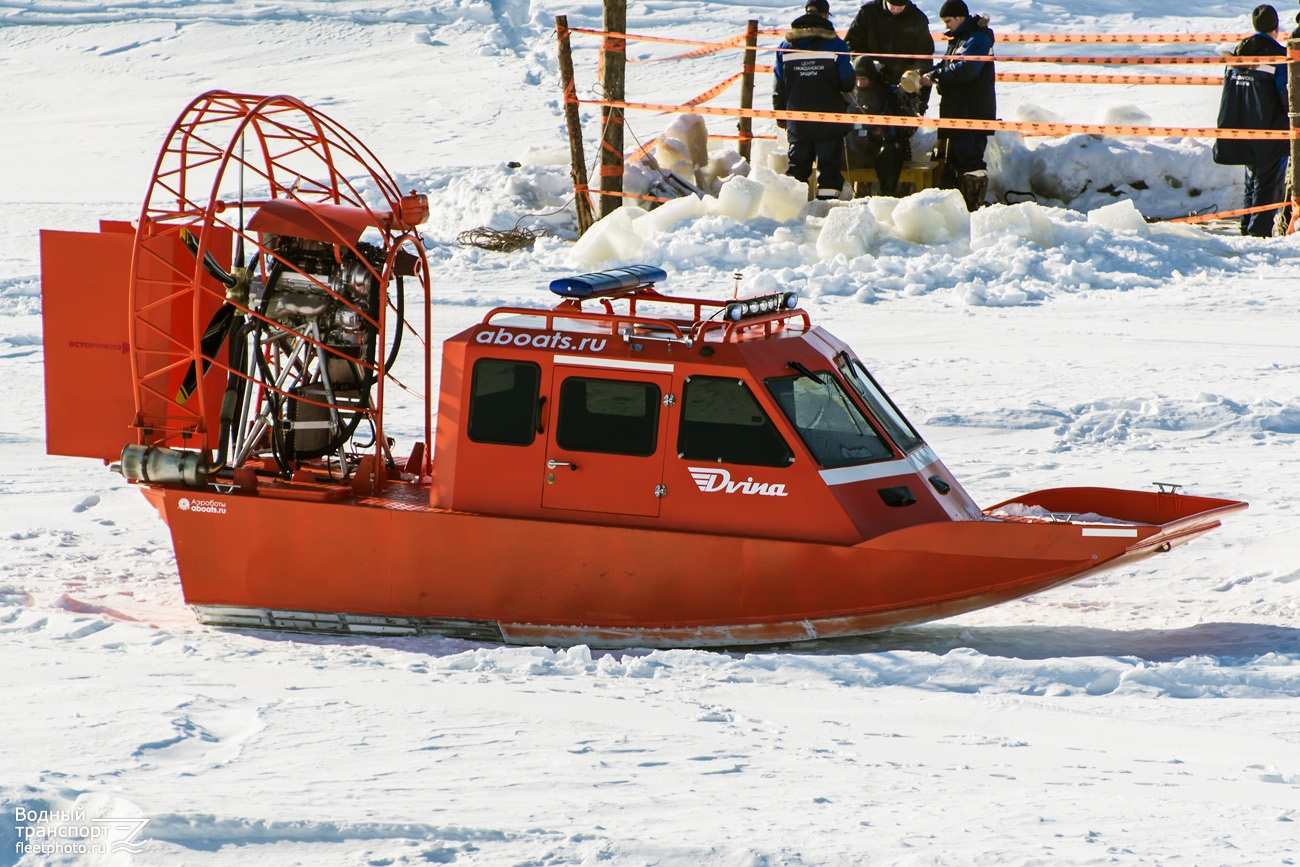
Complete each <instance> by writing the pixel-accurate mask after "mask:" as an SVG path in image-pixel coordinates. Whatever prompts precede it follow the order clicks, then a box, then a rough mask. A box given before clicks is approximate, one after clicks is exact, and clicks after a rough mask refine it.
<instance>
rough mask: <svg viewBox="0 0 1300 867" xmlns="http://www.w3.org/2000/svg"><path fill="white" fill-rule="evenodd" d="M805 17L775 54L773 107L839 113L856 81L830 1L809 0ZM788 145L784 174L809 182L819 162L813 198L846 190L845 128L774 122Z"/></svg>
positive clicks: (830, 196)
mask: <svg viewBox="0 0 1300 867" xmlns="http://www.w3.org/2000/svg"><path fill="white" fill-rule="evenodd" d="M804 13H805V14H803V15H801V16H799V17H798V18H796V19H795V20H794V21H793V22H792V23H791V25H790V32H789V33H787V34H786V37H785V41H784V42H782V43H781V45H780V47H779V48H778V49H777V53H776V63H775V66H774V69H773V71H774V72H775V73H776V84H775V86H774V87H773V88H772V108H774V109H776V110H777V111H787V110H788V111H822V112H828V113H834V114H843V113H844V112H845V108H846V106H847V104H848V98H847V95H848V94H851V93H852V92H853V85H854V83H855V79H854V75H853V64H852V63H851V62H850V61H849V47H848V45H846V44H845V43H844V40H843V39H840V37H839V36H838V35H836V33H835V29H834V28H833V27H832V26H831V23H830V3H829V2H827V0H808V5H807V6H806V7H805V9H804ZM776 125H777V126H778V127H780V128H782V129H784V130H785V131H786V136H787V138H788V140H789V142H790V150H789V154H790V167H789V168H788V169H786V174H787V175H790V176H791V177H794V178H798V179H799V180H801V181H805V182H806V181H807V180H808V178H809V177H810V176H811V175H812V167H813V161H814V160H816V162H817V198H819V199H838V198H839V197H840V191H841V190H843V188H844V174H843V167H844V134H845V133H846V132H848V125H847V124H844V123H831V122H824V121H808V120H792V121H789V122H788V123H787V122H786V121H784V120H778V121H777V122H776Z"/></svg>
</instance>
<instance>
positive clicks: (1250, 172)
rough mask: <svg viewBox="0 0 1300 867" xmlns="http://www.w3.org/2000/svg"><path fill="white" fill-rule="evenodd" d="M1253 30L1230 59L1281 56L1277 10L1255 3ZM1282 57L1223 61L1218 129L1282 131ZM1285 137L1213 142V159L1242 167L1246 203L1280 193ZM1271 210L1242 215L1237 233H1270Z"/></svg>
mask: <svg viewBox="0 0 1300 867" xmlns="http://www.w3.org/2000/svg"><path fill="white" fill-rule="evenodd" d="M1250 20H1251V24H1252V25H1253V26H1254V28H1255V33H1254V34H1253V35H1251V36H1248V37H1247V38H1246V39H1244V40H1243V41H1242V43H1241V44H1240V45H1238V46H1237V47H1236V48H1234V49H1233V50H1232V55H1233V56H1236V57H1282V58H1285V57H1286V53H1287V52H1286V49H1285V48H1283V47H1282V46H1281V44H1280V43H1279V42H1278V20H1277V10H1276V9H1274V8H1273V7H1272V6H1268V5H1263V6H1256V7H1255V11H1254V12H1253V13H1252V14H1251V17H1250ZM1286 89H1287V67H1286V61H1285V60H1282V61H1279V62H1278V63H1261V64H1258V65H1257V64H1245V65H1241V64H1231V63H1230V64H1229V65H1228V67H1227V70H1226V72H1225V74H1224V76H1223V92H1222V95H1221V96H1220V98H1219V122H1218V127H1219V129H1287V127H1288V122H1287V90H1286ZM1289 151H1290V145H1289V143H1288V142H1286V141H1285V140H1253V141H1252V140H1250V139H1229V138H1221V139H1218V140H1216V141H1215V143H1214V161H1215V162H1216V163H1220V164H1221V165H1229V166H1242V165H1244V166H1245V167H1246V205H1245V207H1247V208H1256V207H1260V206H1263V205H1272V204H1277V203H1280V202H1281V201H1282V200H1283V198H1284V197H1285V195H1286V164H1287V155H1288V153H1289ZM1276 217H1277V209H1276V208H1274V209H1272V210H1268V211H1260V212H1257V213H1253V214H1244V215H1243V216H1242V218H1241V234H1243V235H1254V236H1256V237H1260V238H1267V237H1268V236H1270V235H1272V234H1273V221H1274V219H1275V218H1276Z"/></svg>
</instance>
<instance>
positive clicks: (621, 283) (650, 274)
mask: <svg viewBox="0 0 1300 867" xmlns="http://www.w3.org/2000/svg"><path fill="white" fill-rule="evenodd" d="M667 279H668V272H666V271H665V270H664V269H663V268H656V267H655V266H654V265H628V266H627V267H626V268H611V269H610V270H608V271H593V272H592V273H590V274H581V275H579V276H577V277H560V278H558V279H556V280H552V281H551V291H552V292H554V293H555V294H556V295H563V296H564V297H565V298H577V299H579V300H581V299H583V298H595V297H598V296H601V295H613V294H614V293H616V292H626V291H628V290H629V289H637V288H640V287H642V286H651V285H654V284H655V283H658V282H659V281H660V280H667Z"/></svg>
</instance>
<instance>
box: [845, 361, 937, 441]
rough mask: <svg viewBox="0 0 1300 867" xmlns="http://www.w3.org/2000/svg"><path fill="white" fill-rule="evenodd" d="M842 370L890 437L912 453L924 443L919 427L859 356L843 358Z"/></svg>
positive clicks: (850, 384) (850, 385)
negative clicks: (906, 416)
mask: <svg viewBox="0 0 1300 867" xmlns="http://www.w3.org/2000/svg"><path fill="white" fill-rule="evenodd" d="M841 360H842V364H841V365H840V373H842V374H844V379H845V380H847V381H848V383H849V387H850V388H852V389H853V390H854V391H856V392H857V393H858V397H860V398H862V402H863V403H865V404H866V405H867V409H869V410H871V413H872V415H874V416H875V417H876V419H877V420H878V421H879V422H880V426H881V427H883V428H884V429H885V433H887V434H889V437H890V439H892V440H893V441H894V444H895V445H897V446H898V448H899V449H900V450H901V451H902V452H903V454H905V455H906V454H911V453H912V452H914V451H916V450H917V449H919V448H920V447H921V446H922V445H924V444H925V443H924V441H923V440H922V439H921V435H920V434H918V433H917V432H916V428H914V427H912V425H911V424H910V423H909V422H908V420H907V419H906V418H904V417H903V414H902V413H901V412H899V411H898V407H896V406H894V402H893V401H892V400H890V399H889V395H887V394H885V392H884V390H883V389H882V388H881V387H880V386H879V385H878V384H877V383H876V379H875V377H873V376H872V375H871V374H870V373H869V372H868V371H867V369H866V368H865V367H863V366H862V362H861V361H858V360H857V359H856V358H850V357H849V356H848V354H847V353H845V354H844V355H843V356H842V357H841Z"/></svg>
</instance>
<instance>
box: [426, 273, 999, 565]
mask: <svg viewBox="0 0 1300 867" xmlns="http://www.w3.org/2000/svg"><path fill="white" fill-rule="evenodd" d="M666 276H667V275H666V274H665V273H664V271H662V270H661V269H659V268H654V267H650V266H632V267H629V268H622V269H616V270H612V271H605V272H598V273H596V274H587V275H583V276H581V277H573V278H563V279H559V280H555V281H553V282H552V284H551V291H552V292H555V293H556V294H558V295H560V296H562V298H563V300H562V301H561V302H560V303H559V304H558V305H557V306H555V307H554V308H552V309H543V308H522V307H503V308H497V309H494V310H492V311H490V312H489V313H488V314H487V315H486V316H485V317H484V318H483V321H482V322H480V323H479V324H478V325H475V326H474V327H472V328H470V329H468V330H466V331H464V332H462V333H461V334H458V335H456V336H455V337H453V338H451V339H450V340H448V341H446V343H445V344H444V347H443V362H442V365H443V366H442V380H441V381H442V388H441V394H440V400H439V407H440V408H439V414H438V424H437V434H436V447H435V449H434V459H433V469H434V472H433V490H432V493H431V503H432V505H433V506H435V507H441V508H446V509H452V510H456V511H463V512H478V513H486V514H499V515H512V516H526V517H536V518H545V519H549V520H562V521H571V522H578V523H599V524H604V525H608V524H610V523H617V524H622V525H629V526H643V527H661V528H664V529H675V530H688V531H694V532H700V533H723V534H734V535H742V536H760V537H765V538H789V539H801V540H807V541H812V540H816V541H822V542H830V543H838V544H852V543H855V542H859V541H862V540H863V539H867V538H870V537H873V536H876V535H879V534H881V533H884V532H888V531H890V530H894V529H897V528H899V527H903V526H910V525H914V524H921V523H930V522H935V521H952V520H970V519H973V518H976V517H978V516H979V514H980V512H979V509H978V508H977V507H976V505H975V504H974V502H973V501H972V500H971V499H970V497H969V496H967V494H966V493H965V491H964V490H963V489H962V488H961V486H960V485H959V484H958V483H957V481H956V480H955V479H954V478H953V477H952V476H951V474H950V473H949V472H948V470H947V468H945V467H944V466H943V464H942V463H941V462H940V461H939V460H938V458H937V457H936V456H935V454H934V453H933V452H932V451H931V450H930V448H929V447H928V446H927V445H926V444H925V442H924V441H923V440H922V438H921V436H920V435H919V434H918V433H917V431H916V429H915V428H914V427H913V426H912V425H911V424H910V423H909V422H908V421H907V419H906V418H905V417H904V415H903V414H902V412H900V411H899V409H898V408H897V407H896V406H895V405H894V403H893V402H892V401H891V400H890V399H889V397H888V396H887V395H886V394H885V392H884V391H883V389H881V388H880V386H879V384H878V383H877V382H876V380H875V379H874V377H872V375H871V373H870V372H869V371H868V370H867V368H866V366H865V365H863V363H862V362H861V360H859V359H858V358H857V357H856V356H855V355H854V354H853V352H852V351H851V350H850V349H849V348H848V347H847V346H846V345H845V344H843V343H842V342H840V341H839V340H837V339H836V338H834V337H833V336H831V335H830V334H828V333H827V332H826V331H824V330H822V329H821V328H816V327H813V326H812V325H811V323H810V320H809V316H808V314H807V312H806V311H804V310H802V309H801V308H800V307H799V306H798V299H797V298H796V296H795V295H794V294H793V293H776V294H771V295H767V296H764V297H760V298H748V299H743V300H740V299H736V300H730V301H728V300H704V299H699V298H684V297H674V296H670V295H666V294H662V293H661V292H659V291H658V290H657V288H656V284H657V283H659V282H661V281H663V280H664V279H665V278H666Z"/></svg>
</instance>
